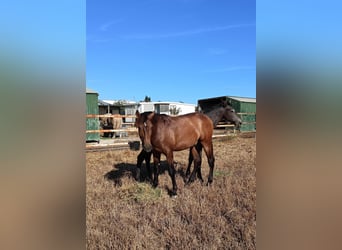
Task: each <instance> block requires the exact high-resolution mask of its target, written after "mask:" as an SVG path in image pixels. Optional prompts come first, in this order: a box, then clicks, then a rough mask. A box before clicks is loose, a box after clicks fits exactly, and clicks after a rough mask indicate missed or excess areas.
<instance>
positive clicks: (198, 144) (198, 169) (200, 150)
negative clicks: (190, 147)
mask: <svg viewBox="0 0 342 250" xmlns="http://www.w3.org/2000/svg"><path fill="white" fill-rule="evenodd" d="M196 150H197V152H198V155H199V159H200V161H199V165H198V167H197V177H198V179H200V180H201V182H203V178H202V173H201V165H202V144H201V143H200V142H198V143H197V145H196Z"/></svg>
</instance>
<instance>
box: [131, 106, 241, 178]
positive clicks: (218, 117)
mask: <svg viewBox="0 0 342 250" xmlns="http://www.w3.org/2000/svg"><path fill="white" fill-rule="evenodd" d="M204 114H206V115H207V116H208V117H209V118H210V119H211V120H212V122H213V125H214V127H216V126H217V124H218V123H219V122H220V121H222V120H224V121H226V122H231V123H233V124H234V125H235V128H236V129H237V130H239V129H240V126H241V119H240V118H239V116H238V115H237V114H236V112H235V110H234V109H233V108H232V106H231V105H229V104H228V103H227V102H226V101H222V102H221V103H220V104H219V105H218V106H215V107H214V108H213V109H212V110H211V111H209V112H207V113H204ZM197 149H198V151H199V154H200V156H201V153H202V148H201V145H197ZM151 155H152V152H149V153H148V152H146V151H145V150H144V149H142V150H141V152H140V153H139V155H138V157H137V170H136V175H135V178H136V180H138V181H140V172H141V165H142V163H143V161H144V160H145V163H146V169H147V177H148V179H150V180H152V173H151V167H150V161H151ZM188 159H189V163H188V167H187V170H186V176H187V177H188V176H189V175H190V167H191V164H192V162H193V157H192V154H191V149H190V150H189V158H188ZM197 176H198V178H199V179H200V180H201V181H203V178H202V174H201V168H200V166H199V168H198V172H197Z"/></svg>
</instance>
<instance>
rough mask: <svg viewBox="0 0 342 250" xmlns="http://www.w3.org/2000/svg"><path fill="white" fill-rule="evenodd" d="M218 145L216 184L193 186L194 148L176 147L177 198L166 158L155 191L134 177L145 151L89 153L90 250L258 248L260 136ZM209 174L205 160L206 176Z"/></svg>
mask: <svg viewBox="0 0 342 250" xmlns="http://www.w3.org/2000/svg"><path fill="white" fill-rule="evenodd" d="M213 146H214V155H215V159H216V162H215V163H216V164H215V170H214V182H213V184H212V185H211V186H206V185H204V184H202V183H201V182H200V181H199V180H195V182H194V183H192V184H190V185H187V186H186V185H185V181H184V176H185V171H186V167H187V162H188V150H184V151H180V152H175V154H174V159H175V161H176V162H177V164H176V171H177V173H176V182H177V185H178V193H177V197H175V198H171V197H170V196H169V195H168V190H169V189H171V188H172V184H171V183H170V177H169V175H168V173H167V167H168V165H167V162H166V158H165V156H162V158H161V173H160V176H159V186H158V187H157V188H152V186H151V184H150V183H147V182H144V181H143V182H137V181H136V180H135V179H134V171H135V169H136V160H137V159H136V158H137V155H138V154H139V152H140V151H138V150H134V149H130V148H129V147H126V148H121V149H118V148H117V149H116V150H108V148H107V150H105V151H96V152H87V153H86V176H87V177H86V185H87V194H86V196H87V197H86V198H87V204H86V207H87V211H86V214H87V218H86V226H87V232H86V235H87V249H256V136H255V133H237V134H236V135H234V136H224V137H217V138H214V139H213ZM144 166H145V165H144V164H143V166H142V177H144V176H146V171H145V167H144ZM208 172H209V166H208V163H207V162H206V161H205V160H203V162H202V174H203V177H204V178H205V177H206V176H208Z"/></svg>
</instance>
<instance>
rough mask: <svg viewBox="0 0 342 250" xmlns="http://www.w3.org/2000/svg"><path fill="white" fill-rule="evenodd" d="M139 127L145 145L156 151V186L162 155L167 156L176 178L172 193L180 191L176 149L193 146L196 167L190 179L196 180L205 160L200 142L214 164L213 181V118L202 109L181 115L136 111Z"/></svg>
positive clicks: (153, 151)
mask: <svg viewBox="0 0 342 250" xmlns="http://www.w3.org/2000/svg"><path fill="white" fill-rule="evenodd" d="M135 125H136V127H137V128H138V132H139V137H140V139H141V141H142V145H143V149H144V150H145V151H146V152H147V153H149V152H152V153H153V162H154V164H153V165H154V167H153V172H154V178H153V186H154V187H156V186H158V175H159V164H160V155H161V154H164V155H165V156H166V159H167V162H168V164H169V175H170V177H171V180H172V192H171V195H176V194H177V184H176V178H175V173H176V171H175V167H174V161H173V152H174V151H181V150H184V149H187V148H190V150H191V154H192V157H193V160H194V165H195V167H194V170H193V171H192V173H191V176H190V178H189V181H192V180H194V178H195V175H196V173H197V171H198V170H197V169H198V167H199V165H200V163H201V158H200V155H199V152H198V151H197V147H195V146H196V145H197V144H198V143H200V144H201V148H203V149H204V151H205V153H206V156H207V159H208V164H209V167H210V171H209V177H208V184H210V183H212V181H213V172H214V162H215V158H214V152H213V143H212V135H213V129H214V126H213V122H212V120H211V119H210V118H209V117H208V116H206V115H204V114H202V113H198V112H196V113H190V114H186V115H180V116H174V117H173V116H168V115H161V114H155V113H154V112H145V113H142V114H140V113H139V111H137V112H136V122H135Z"/></svg>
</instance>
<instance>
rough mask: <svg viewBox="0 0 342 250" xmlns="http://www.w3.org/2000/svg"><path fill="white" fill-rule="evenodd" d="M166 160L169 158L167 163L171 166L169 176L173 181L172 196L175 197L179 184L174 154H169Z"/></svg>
mask: <svg viewBox="0 0 342 250" xmlns="http://www.w3.org/2000/svg"><path fill="white" fill-rule="evenodd" d="M166 158H167V162H168V164H169V175H170V177H171V181H172V191H171V196H175V195H177V183H176V169H175V165H174V162H173V153H172V152H170V153H168V154H167V156H166Z"/></svg>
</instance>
